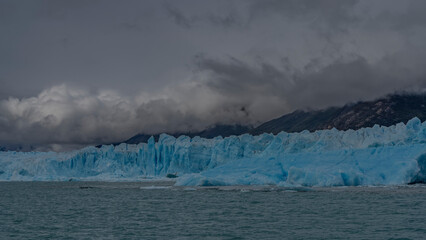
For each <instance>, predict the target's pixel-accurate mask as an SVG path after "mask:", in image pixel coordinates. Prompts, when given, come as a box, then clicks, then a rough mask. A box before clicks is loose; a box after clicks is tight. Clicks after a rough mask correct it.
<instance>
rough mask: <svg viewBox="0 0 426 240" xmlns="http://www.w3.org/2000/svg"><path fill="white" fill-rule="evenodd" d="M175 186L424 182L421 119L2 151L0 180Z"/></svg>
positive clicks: (425, 143)
mask: <svg viewBox="0 0 426 240" xmlns="http://www.w3.org/2000/svg"><path fill="white" fill-rule="evenodd" d="M171 175H174V176H176V177H177V178H175V180H176V183H175V184H176V185H179V186H217V185H220V186H224V185H278V186H283V187H286V186H358V185H373V186H382V185H399V184H409V183H418V182H426V122H424V123H422V122H421V121H420V119H418V118H413V119H411V120H410V121H409V122H407V124H403V123H399V124H396V125H393V126H390V127H381V126H378V125H375V126H374V127H372V128H363V129H359V130H356V131H354V130H347V131H338V130H336V129H331V130H320V131H315V132H309V131H303V132H300V133H286V132H281V133H279V134H277V135H272V134H262V135H258V136H252V135H249V134H244V135H240V136H231V137H226V138H222V137H216V138H213V139H203V138H200V137H194V138H189V137H187V136H180V137H178V138H175V137H173V136H169V135H166V134H162V135H161V136H160V138H159V140H158V142H155V141H154V138H150V139H149V141H148V143H142V144H138V145H130V144H120V145H118V146H112V145H104V146H102V147H100V148H95V147H87V148H84V149H81V150H76V151H72V152H66V153H57V152H0V180H1V181H68V180H88V181H123V180H131V181H138V180H142V179H147V178H148V179H157V178H165V177H166V176H171Z"/></svg>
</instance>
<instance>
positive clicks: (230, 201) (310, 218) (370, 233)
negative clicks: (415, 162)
mask: <svg viewBox="0 0 426 240" xmlns="http://www.w3.org/2000/svg"><path fill="white" fill-rule="evenodd" d="M153 184H154V185H155V186H156V187H150V186H152V185H153ZM167 185H170V183H165V182H163V183H106V182H0V239H425V238H426V186H424V185H417V186H404V187H376V188H371V187H370V188H368V187H354V188H325V189H324V188H322V189H313V190H312V189H277V188H269V187H266V188H252V189H248V188H247V187H240V188H238V187H234V188H229V187H228V188H197V189H193V188H176V187H167ZM141 187H142V188H141Z"/></svg>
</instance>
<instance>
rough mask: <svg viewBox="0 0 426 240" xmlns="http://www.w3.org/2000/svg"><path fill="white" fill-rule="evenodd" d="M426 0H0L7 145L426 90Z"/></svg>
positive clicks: (83, 140)
mask: <svg viewBox="0 0 426 240" xmlns="http://www.w3.org/2000/svg"><path fill="white" fill-rule="evenodd" d="M425 12H426V1H424V0H417V1H408V0H407V1H405V0H393V1H392V0H381V1H380V0H375V1H370V0H368V1H356V0H321V1H320V0H319V1H305V0H288V1H285V0H259V1H255V0H243V1H230V0H226V1H216V0H191V1H186V0H185V1H183V0H173V1H161V0H155V1H139V0H138V1H129V0H124V1H118V0H116V1H106V0H102V1H96V0H85V1H81V0H68V1H62V0H51V1H49V0H20V1H16V0H0V146H1V145H11V144H12V145H13V144H15V145H26V146H30V145H31V146H33V147H35V148H36V149H38V150H49V149H52V150H67V149H72V148H78V147H81V146H85V145H92V144H100V143H107V142H115V141H121V140H124V139H127V138H129V137H131V136H133V135H135V134H136V133H149V134H150V133H158V132H174V131H187V130H200V129H203V128H205V127H207V126H210V125H213V124H218V123H220V124H235V123H238V124H250V125H256V124H259V123H261V122H263V121H267V120H270V119H272V118H275V117H278V116H281V115H283V114H285V113H289V112H291V111H294V110H296V109H307V108H309V109H318V108H324V107H328V106H338V105H342V104H345V103H348V102H353V101H358V100H370V99H374V98H377V97H381V96H384V95H386V94H389V93H393V92H395V91H397V92H398V91H424V89H425V88H426V67H425V66H426V14H425Z"/></svg>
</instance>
